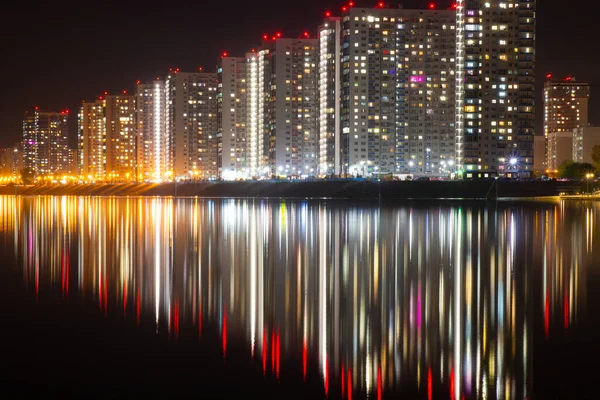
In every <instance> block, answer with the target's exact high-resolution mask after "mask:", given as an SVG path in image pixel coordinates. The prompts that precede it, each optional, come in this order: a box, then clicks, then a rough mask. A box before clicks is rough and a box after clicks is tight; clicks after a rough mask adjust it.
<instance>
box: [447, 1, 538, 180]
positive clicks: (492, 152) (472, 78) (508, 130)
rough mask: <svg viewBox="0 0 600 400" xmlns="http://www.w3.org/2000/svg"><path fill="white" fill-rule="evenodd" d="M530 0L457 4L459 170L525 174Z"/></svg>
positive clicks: (531, 109) (528, 164)
mask: <svg viewBox="0 0 600 400" xmlns="http://www.w3.org/2000/svg"><path fill="white" fill-rule="evenodd" d="M535 10H536V3H535V0H458V1H457V3H456V29H457V33H456V37H457V40H456V46H457V49H456V50H457V54H456V58H457V64H456V85H457V86H456V114H457V119H456V158H457V164H458V166H459V168H460V170H461V171H464V174H465V177H467V178H469V177H486V176H507V177H514V176H531V174H532V172H533V142H534V134H535V132H534V116H535V104H534V98H535V87H534V83H535V82H534V77H535Z"/></svg>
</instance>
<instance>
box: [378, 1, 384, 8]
mask: <svg viewBox="0 0 600 400" xmlns="http://www.w3.org/2000/svg"><path fill="white" fill-rule="evenodd" d="M384 6H385V4H384V3H383V1H380V2H379V3H377V7H379V8H383V7H384Z"/></svg>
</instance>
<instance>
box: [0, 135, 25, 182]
mask: <svg viewBox="0 0 600 400" xmlns="http://www.w3.org/2000/svg"><path fill="white" fill-rule="evenodd" d="M21 148H22V144H21V143H17V144H16V145H14V146H12V147H7V148H5V149H0V175H2V176H4V177H8V176H17V177H18V176H20V174H21V169H22V168H23V151H22V150H21Z"/></svg>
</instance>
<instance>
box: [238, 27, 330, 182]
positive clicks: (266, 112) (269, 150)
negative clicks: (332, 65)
mask: <svg viewBox="0 0 600 400" xmlns="http://www.w3.org/2000/svg"><path fill="white" fill-rule="evenodd" d="M247 59H248V64H249V65H248V68H249V77H250V78H249V79H250V82H249V84H250V102H249V104H250V109H249V110H248V120H249V123H250V135H249V136H250V170H251V175H260V176H267V175H279V176H311V175H316V174H317V173H318V171H317V166H318V165H317V164H318V147H317V146H318V126H319V125H318V116H319V111H318V82H317V79H318V40H317V39H311V38H308V37H304V38H298V39H290V38H281V37H280V36H279V35H277V36H276V37H274V38H272V40H265V42H264V43H263V45H262V48H261V49H260V50H259V51H257V52H255V53H250V54H248V56H247Z"/></svg>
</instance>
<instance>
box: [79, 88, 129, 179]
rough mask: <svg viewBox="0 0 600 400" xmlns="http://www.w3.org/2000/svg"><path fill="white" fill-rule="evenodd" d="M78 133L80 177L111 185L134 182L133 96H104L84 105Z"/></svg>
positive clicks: (81, 110) (80, 114)
mask: <svg viewBox="0 0 600 400" xmlns="http://www.w3.org/2000/svg"><path fill="white" fill-rule="evenodd" d="M78 130H79V134H78V146H77V155H78V171H79V173H80V175H82V176H83V177H84V178H85V179H89V180H95V181H110V182H123V181H130V180H133V179H134V178H135V176H136V175H135V173H136V152H135V147H136V138H135V96H132V95H126V94H122V95H107V96H105V97H100V98H99V99H98V100H96V101H94V102H84V103H83V105H82V107H81V109H80V111H79V129H78Z"/></svg>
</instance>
